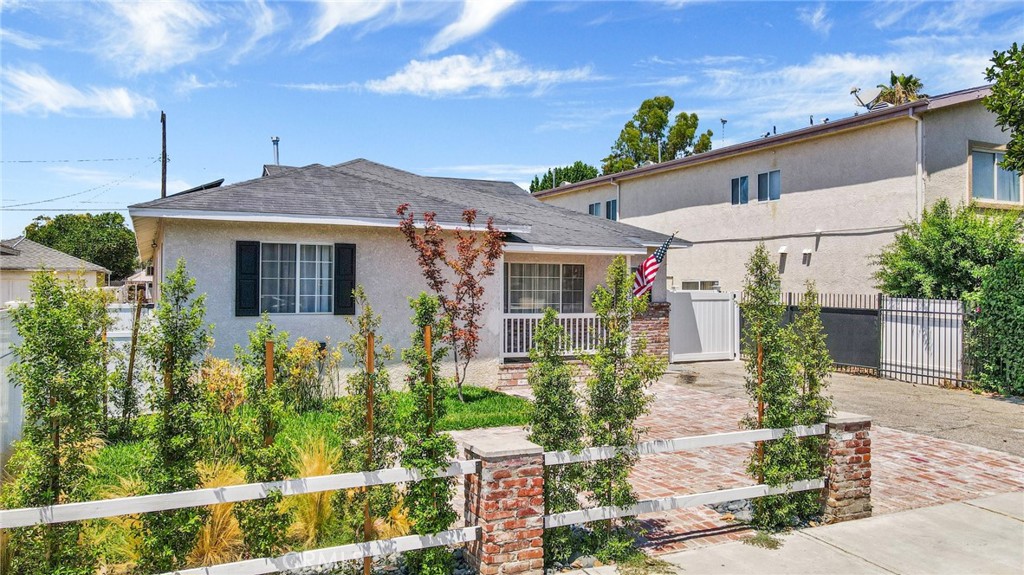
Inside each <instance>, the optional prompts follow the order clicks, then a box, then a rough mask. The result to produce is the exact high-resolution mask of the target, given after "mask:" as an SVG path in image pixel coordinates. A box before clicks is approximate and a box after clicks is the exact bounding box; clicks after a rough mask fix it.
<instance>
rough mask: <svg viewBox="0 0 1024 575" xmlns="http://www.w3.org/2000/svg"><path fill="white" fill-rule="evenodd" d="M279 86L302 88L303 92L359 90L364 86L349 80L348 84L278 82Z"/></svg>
mask: <svg viewBox="0 0 1024 575" xmlns="http://www.w3.org/2000/svg"><path fill="white" fill-rule="evenodd" d="M277 86H278V87H279V88H288V89H289V90H300V91H303V92H341V91H359V90H362V89H363V87H362V86H361V85H359V84H357V83H355V82H349V83H347V84H326V83H315V82H311V83H307V84H278V85H277Z"/></svg>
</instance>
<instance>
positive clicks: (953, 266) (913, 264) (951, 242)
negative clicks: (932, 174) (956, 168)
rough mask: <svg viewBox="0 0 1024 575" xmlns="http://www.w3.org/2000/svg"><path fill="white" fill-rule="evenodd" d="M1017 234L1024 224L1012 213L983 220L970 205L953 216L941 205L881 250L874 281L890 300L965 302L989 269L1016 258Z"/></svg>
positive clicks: (1019, 247) (958, 208) (936, 205)
mask: <svg viewBox="0 0 1024 575" xmlns="http://www.w3.org/2000/svg"><path fill="white" fill-rule="evenodd" d="M1022 232H1024V220H1022V219H1021V218H1020V216H1018V215H1017V214H1015V213H1001V214H991V215H988V214H984V213H980V212H979V211H978V210H977V209H976V208H975V207H974V206H973V204H961V205H960V206H959V207H957V208H956V209H955V210H954V209H953V208H952V207H950V205H949V202H948V201H946V200H945V199H941V200H939V201H938V202H936V203H935V204H934V205H933V206H932V207H931V208H930V209H925V211H924V214H923V215H922V217H921V222H920V223H918V222H911V223H909V224H907V227H906V229H905V230H904V231H902V232H900V233H898V234H896V239H895V240H894V241H893V243H891V244H889V245H888V246H886V247H885V248H883V249H882V252H881V254H879V255H878V256H877V258H876V260H875V261H876V263H877V264H878V265H879V270H878V271H877V272H875V279H876V280H878V287H879V289H881V290H882V291H883V292H884V293H886V294H888V295H891V296H899V297H924V298H961V297H964V296H968V295H970V294H972V293H973V292H975V291H976V290H977V289H978V288H979V287H980V286H981V281H982V279H983V278H984V276H985V274H986V273H987V272H988V270H989V269H991V268H992V266H994V265H995V264H997V263H999V262H1000V261H1002V260H1004V259H1006V258H1008V257H1011V256H1012V255H1014V254H1018V253H1020V252H1021V243H1020V241H1021V234H1022Z"/></svg>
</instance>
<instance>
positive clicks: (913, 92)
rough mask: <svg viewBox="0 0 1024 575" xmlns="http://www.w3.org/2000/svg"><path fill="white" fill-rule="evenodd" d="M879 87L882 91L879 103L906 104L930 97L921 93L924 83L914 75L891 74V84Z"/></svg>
mask: <svg viewBox="0 0 1024 575" xmlns="http://www.w3.org/2000/svg"><path fill="white" fill-rule="evenodd" d="M878 87H879V88H881V89H882V93H881V94H879V96H878V101H879V102H888V103H890V104H893V105H896V104H906V103H907V102H913V101H914V100H920V99H921V98H927V97H928V94H922V93H921V88H924V83H923V82H921V79H920V78H918V77H917V76H914V75H913V74H897V73H896V72H889V83H888V84H879V85H878Z"/></svg>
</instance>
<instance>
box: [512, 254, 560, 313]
mask: <svg viewBox="0 0 1024 575" xmlns="http://www.w3.org/2000/svg"><path fill="white" fill-rule="evenodd" d="M559 268H560V266H559V265H558V264H515V263H513V264H509V266H508V270H509V290H508V299H509V301H508V310H509V312H510V313H540V312H543V311H544V309H545V308H548V307H554V308H556V309H557V308H558V305H559V299H560V295H561V294H560V291H559V282H560V277H559V273H560V270H559Z"/></svg>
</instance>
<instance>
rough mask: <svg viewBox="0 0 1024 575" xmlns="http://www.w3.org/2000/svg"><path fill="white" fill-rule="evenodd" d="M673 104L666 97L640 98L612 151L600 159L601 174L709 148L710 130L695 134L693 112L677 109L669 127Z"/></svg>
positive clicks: (672, 101)
mask: <svg viewBox="0 0 1024 575" xmlns="http://www.w3.org/2000/svg"><path fill="white" fill-rule="evenodd" d="M674 106H675V101H674V100H672V98H670V97H668V96H655V97H654V98H649V99H647V100H644V101H643V102H642V103H641V104H640V108H639V109H638V110H637V111H636V113H635V114H633V118H632V119H631V120H630V121H628V122H626V125H625V126H623V128H622V131H621V132H620V133H619V137H618V139H617V140H615V143H614V144H612V153H611V154H610V155H608V157H606V158H604V160H602V161H603V164H602V173H603V174H606V175H607V174H616V173H618V172H624V171H626V170H632V169H633V168H637V167H639V166H642V165H643V164H644V163H646V162H663V161H666V160H673V159H675V158H677V157H680V156H690V155H692V154H699V153H702V152H707V151H709V150H710V149H711V136H712V135H713V133H712V131H711V130H707V131H706V132H704V133H702V134H700V135H698V134H697V124H698V121H699V119H698V117H697V114H687V113H686V112H680V113H678V114H676V117H675V123H674V124H672V125H671V126H669V114H670V113H671V112H672V108H673V107H674Z"/></svg>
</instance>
